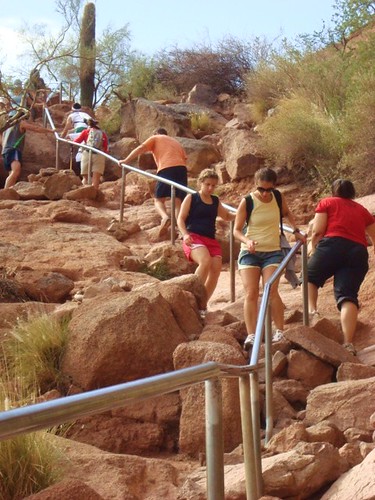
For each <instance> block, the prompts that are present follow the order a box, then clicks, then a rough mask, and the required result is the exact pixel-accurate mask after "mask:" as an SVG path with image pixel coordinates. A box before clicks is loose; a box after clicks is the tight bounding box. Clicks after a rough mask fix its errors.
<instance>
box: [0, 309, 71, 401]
mask: <svg viewBox="0 0 375 500" xmlns="http://www.w3.org/2000/svg"><path fill="white" fill-rule="evenodd" d="M67 338H68V324H67V322H66V321H65V322H61V321H59V320H57V319H56V318H54V317H51V316H47V315H41V316H34V317H30V318H29V319H27V320H19V321H18V323H17V324H16V325H15V326H14V327H13V328H12V329H11V331H10V332H9V336H8V338H7V339H6V340H5V341H4V342H3V351H4V358H5V365H6V369H7V372H8V376H9V378H10V379H17V380H20V381H22V388H23V390H24V391H26V392H27V391H34V390H36V391H37V393H39V394H43V393H45V392H47V391H49V390H51V389H53V388H58V389H60V390H63V388H64V380H63V378H62V374H61V371H60V362H61V358H62V355H63V353H64V349H65V346H66V343H67Z"/></svg>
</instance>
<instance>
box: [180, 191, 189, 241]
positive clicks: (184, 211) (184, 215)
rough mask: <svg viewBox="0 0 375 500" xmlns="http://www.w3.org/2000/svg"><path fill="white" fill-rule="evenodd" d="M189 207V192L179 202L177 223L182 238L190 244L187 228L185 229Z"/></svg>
mask: <svg viewBox="0 0 375 500" xmlns="http://www.w3.org/2000/svg"><path fill="white" fill-rule="evenodd" d="M190 207H191V194H188V195H186V196H185V198H184V201H183V202H182V204H181V208H180V212H179V214H178V219H177V225H178V228H179V230H180V232H181V234H182V238H183V240H184V242H185V243H186V244H187V245H190V244H191V243H192V242H191V238H190V234H189V232H188V230H187V229H186V219H187V217H188V215H189V212H190Z"/></svg>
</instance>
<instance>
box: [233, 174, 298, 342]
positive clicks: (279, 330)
mask: <svg viewBox="0 0 375 500" xmlns="http://www.w3.org/2000/svg"><path fill="white" fill-rule="evenodd" d="M276 181H277V176H276V172H275V171H274V170H272V169H271V168H261V169H260V170H258V171H257V172H255V175H254V182H255V190H254V191H253V192H252V193H251V197H252V201H253V209H252V211H251V215H250V218H249V220H248V221H246V214H247V211H246V200H245V198H243V199H242V200H241V202H240V205H239V207H238V210H237V214H236V220H235V223H234V231H233V234H234V237H235V238H236V239H237V240H238V241H240V242H241V251H240V254H239V256H238V268H239V271H240V276H241V280H242V283H243V286H244V290H245V301H244V320H245V323H246V329H247V338H246V340H245V343H244V347H245V349H250V347H251V346H252V345H253V343H254V339H255V328H256V321H257V314H258V298H259V281H260V278H261V277H262V280H263V284H264V283H266V282H267V281H268V279H269V278H270V277H271V275H272V273H273V272H274V271H275V269H276V268H277V267H278V266H279V264H280V262H281V261H282V260H283V254H282V252H281V248H280V209H279V206H278V204H277V201H276V197H275V194H274V189H275V185H276ZM281 200H282V204H281V207H282V208H281V212H282V216H283V217H287V218H288V220H289V222H290V224H291V226H292V227H293V228H294V234H295V236H296V238H302V239H304V236H302V235H301V234H300V233H299V230H298V228H296V224H295V220H294V216H293V214H292V213H291V212H290V210H289V207H288V204H287V202H286V200H285V198H284V196H283V195H281ZM246 222H247V227H246V232H245V234H244V232H243V228H244V225H245V223H246ZM270 304H271V314H272V319H273V322H274V325H275V327H276V331H275V333H274V335H273V337H272V340H273V342H278V341H280V340H282V339H283V328H284V306H283V303H282V301H281V298H280V295H279V292H278V281H277V282H275V283H274V285H273V286H272V289H271V295H270Z"/></svg>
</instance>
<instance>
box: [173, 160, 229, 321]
mask: <svg viewBox="0 0 375 500" xmlns="http://www.w3.org/2000/svg"><path fill="white" fill-rule="evenodd" d="M218 181H219V176H218V175H217V173H216V172H215V170H212V169H209V168H206V169H205V170H203V171H202V172H201V173H200V175H199V177H198V186H199V191H198V192H197V193H194V194H188V195H187V196H186V197H185V199H184V201H183V202H182V205H181V210H180V214H179V217H178V221H177V223H178V227H179V229H180V231H181V234H182V237H183V244H182V246H183V250H184V252H185V255H186V257H187V258H188V259H189V260H190V261H192V262H195V263H196V264H198V267H197V269H196V270H195V274H196V275H197V276H199V278H200V279H201V281H202V283H203V285H204V287H205V289H206V298H207V301H206V304H205V307H204V309H202V310H201V311H200V314H201V316H202V317H204V316H205V315H206V312H207V310H206V307H207V302H208V301H209V299H210V298H211V296H212V294H213V292H214V290H215V288H216V285H217V281H218V279H219V276H220V271H221V263H222V258H221V247H220V244H219V243H218V241H217V240H216V239H215V232H216V228H215V226H216V217H217V216H219V217H221V218H222V219H224V220H227V221H230V220H233V219H234V216H235V214H232V213H231V212H229V210H227V209H226V208H224V206H223V205H222V203H221V202H220V200H219V198H218V197H217V196H215V195H213V194H212V193H213V192H214V190H215V188H216V186H217V183H218Z"/></svg>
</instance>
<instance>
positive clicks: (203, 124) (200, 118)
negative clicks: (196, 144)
mask: <svg viewBox="0 0 375 500" xmlns="http://www.w3.org/2000/svg"><path fill="white" fill-rule="evenodd" d="M189 118H190V123H191V129H192V131H193V132H198V131H203V132H209V131H210V129H211V119H210V116H209V114H208V113H207V112H205V111H202V112H201V113H190V114H189Z"/></svg>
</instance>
